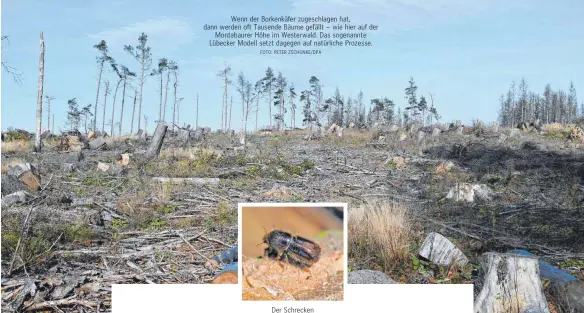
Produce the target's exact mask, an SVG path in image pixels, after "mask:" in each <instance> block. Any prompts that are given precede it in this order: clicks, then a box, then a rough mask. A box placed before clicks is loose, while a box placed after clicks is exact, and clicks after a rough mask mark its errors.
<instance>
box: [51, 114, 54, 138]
mask: <svg viewBox="0 0 584 313" xmlns="http://www.w3.org/2000/svg"><path fill="white" fill-rule="evenodd" d="M52 121H53V127H52V130H51V133H53V134H54V133H55V113H53V119H52Z"/></svg>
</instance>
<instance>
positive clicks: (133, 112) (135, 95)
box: [130, 90, 138, 134]
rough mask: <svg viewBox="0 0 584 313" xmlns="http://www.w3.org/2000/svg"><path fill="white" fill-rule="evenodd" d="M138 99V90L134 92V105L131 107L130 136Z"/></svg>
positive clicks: (132, 131)
mask: <svg viewBox="0 0 584 313" xmlns="http://www.w3.org/2000/svg"><path fill="white" fill-rule="evenodd" d="M137 99H138V90H134V105H133V106H132V124H131V125H130V134H134V114H135V113H136V100H137Z"/></svg>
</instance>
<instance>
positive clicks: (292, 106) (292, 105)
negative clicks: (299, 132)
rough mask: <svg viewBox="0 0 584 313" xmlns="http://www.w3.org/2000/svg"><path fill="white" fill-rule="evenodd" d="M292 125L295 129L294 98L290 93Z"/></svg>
mask: <svg viewBox="0 0 584 313" xmlns="http://www.w3.org/2000/svg"><path fill="white" fill-rule="evenodd" d="M290 115H291V116H290V127H292V129H294V98H292V95H290Z"/></svg>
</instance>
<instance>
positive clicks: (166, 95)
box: [162, 71, 170, 123]
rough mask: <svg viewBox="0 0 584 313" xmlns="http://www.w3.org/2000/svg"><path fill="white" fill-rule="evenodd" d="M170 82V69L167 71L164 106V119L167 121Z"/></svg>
mask: <svg viewBox="0 0 584 313" xmlns="http://www.w3.org/2000/svg"><path fill="white" fill-rule="evenodd" d="M169 83H170V71H168V72H166V87H165V88H166V91H165V92H164V108H163V109H162V121H163V122H165V123H166V103H167V102H168V84H169Z"/></svg>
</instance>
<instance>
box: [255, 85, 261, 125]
mask: <svg viewBox="0 0 584 313" xmlns="http://www.w3.org/2000/svg"><path fill="white" fill-rule="evenodd" d="M259 111H260V96H259V93H258V98H257V99H256V111H255V116H256V123H255V131H256V132H257V131H258V115H259V114H258V113H259Z"/></svg>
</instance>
